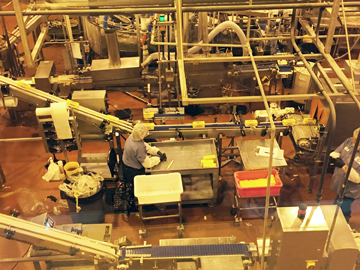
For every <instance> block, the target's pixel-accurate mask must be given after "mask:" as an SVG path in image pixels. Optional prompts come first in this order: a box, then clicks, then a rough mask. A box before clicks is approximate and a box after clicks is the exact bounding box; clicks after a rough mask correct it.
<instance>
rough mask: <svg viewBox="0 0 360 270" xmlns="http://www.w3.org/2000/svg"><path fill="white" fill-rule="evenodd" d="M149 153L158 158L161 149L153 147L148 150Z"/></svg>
mask: <svg viewBox="0 0 360 270" xmlns="http://www.w3.org/2000/svg"><path fill="white" fill-rule="evenodd" d="M147 152H148V153H149V154H150V155H152V156H156V155H157V154H158V152H159V148H157V147H155V146H152V147H151V148H150V149H148V150H147Z"/></svg>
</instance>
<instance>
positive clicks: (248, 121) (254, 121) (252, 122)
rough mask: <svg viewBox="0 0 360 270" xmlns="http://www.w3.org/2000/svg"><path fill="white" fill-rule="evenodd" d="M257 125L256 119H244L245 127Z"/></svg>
mask: <svg viewBox="0 0 360 270" xmlns="http://www.w3.org/2000/svg"><path fill="white" fill-rule="evenodd" d="M257 125H258V121H257V120H245V127H251V126H254V127H256V126H257Z"/></svg>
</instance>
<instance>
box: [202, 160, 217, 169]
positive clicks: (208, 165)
mask: <svg viewBox="0 0 360 270" xmlns="http://www.w3.org/2000/svg"><path fill="white" fill-rule="evenodd" d="M201 167H203V168H214V167H216V163H215V162H214V161H213V160H206V159H202V160H201Z"/></svg>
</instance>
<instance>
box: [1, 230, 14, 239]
mask: <svg viewBox="0 0 360 270" xmlns="http://www.w3.org/2000/svg"><path fill="white" fill-rule="evenodd" d="M4 232H5V233H6V239H11V237H12V236H13V235H14V234H15V231H12V230H9V229H5V230H4Z"/></svg>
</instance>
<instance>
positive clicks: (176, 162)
mask: <svg viewBox="0 0 360 270" xmlns="http://www.w3.org/2000/svg"><path fill="white" fill-rule="evenodd" d="M151 145H153V146H156V147H158V148H159V149H160V151H161V152H163V153H166V156H167V161H164V162H161V163H160V164H158V165H157V166H155V167H153V168H151V169H148V170H146V172H148V173H151V174H163V173H171V172H179V173H180V174H181V177H182V181H183V188H184V192H183V194H182V195H181V199H182V203H185V204H190V203H191V204H193V203H208V204H209V205H213V204H214V203H215V202H216V200H217V195H218V186H219V184H218V181H219V164H218V161H217V160H216V167H212V168H202V167H201V159H202V158H203V156H206V155H215V156H216V157H217V153H216V146H215V141H214V140H213V139H201V140H185V141H167V142H156V143H152V144H151ZM171 161H173V163H172V165H171V167H170V168H169V169H167V168H168V166H169V164H170V163H171Z"/></svg>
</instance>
